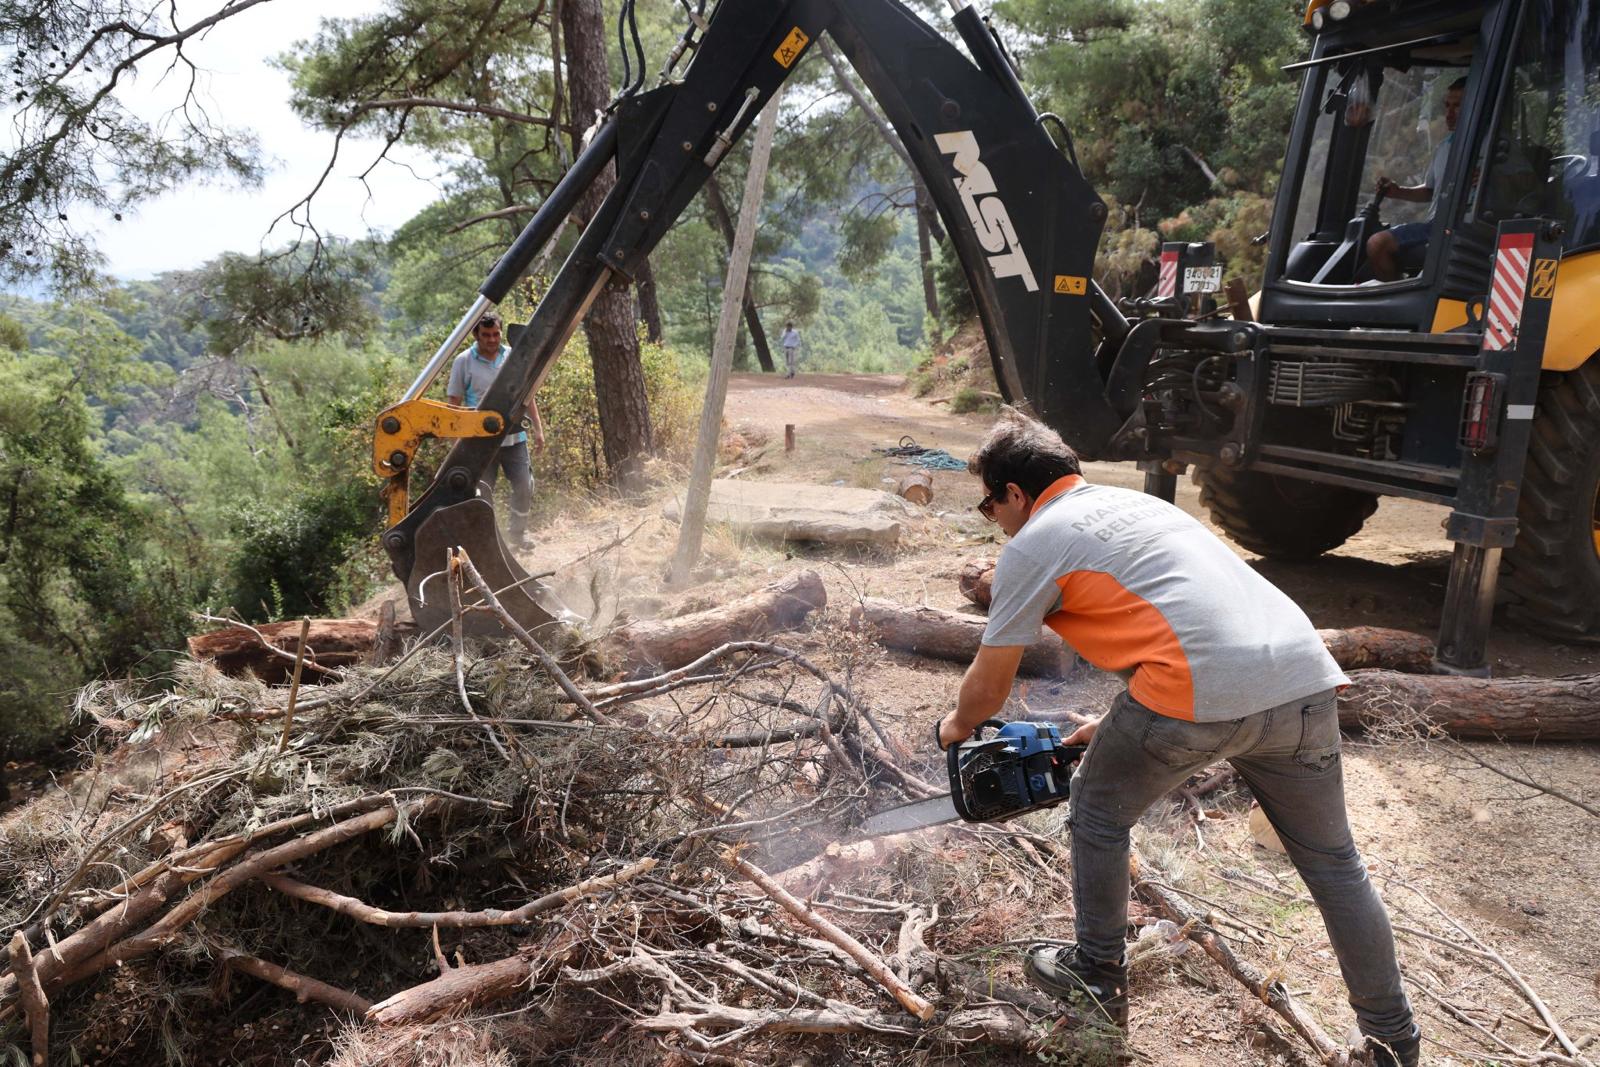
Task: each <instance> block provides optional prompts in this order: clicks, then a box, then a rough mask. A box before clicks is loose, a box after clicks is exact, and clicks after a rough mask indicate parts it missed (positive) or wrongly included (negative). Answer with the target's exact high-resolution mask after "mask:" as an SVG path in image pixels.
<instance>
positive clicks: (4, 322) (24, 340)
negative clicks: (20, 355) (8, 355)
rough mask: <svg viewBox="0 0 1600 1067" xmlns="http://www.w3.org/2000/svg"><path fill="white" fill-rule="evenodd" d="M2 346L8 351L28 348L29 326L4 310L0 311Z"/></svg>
mask: <svg viewBox="0 0 1600 1067" xmlns="http://www.w3.org/2000/svg"><path fill="white" fill-rule="evenodd" d="M0 348H3V349H5V350H6V351H8V352H25V351H27V348H28V329H27V327H26V326H23V325H22V323H20V322H18V321H17V320H16V319H14V318H12V317H11V316H10V315H7V314H5V313H3V312H0Z"/></svg>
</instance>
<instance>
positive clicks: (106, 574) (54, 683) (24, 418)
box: [0, 354, 185, 750]
mask: <svg viewBox="0 0 1600 1067" xmlns="http://www.w3.org/2000/svg"><path fill="white" fill-rule="evenodd" d="M92 424H93V415H92V412H91V409H90V407H89V405H88V403H87V402H86V401H85V399H84V397H83V394H82V393H81V392H80V391H79V390H78V388H77V383H76V381H75V379H74V376H73V371H72V369H71V368H70V366H69V364H68V363H67V362H66V361H64V360H59V359H56V358H54V357H52V356H49V355H42V354H30V355H22V356H17V355H10V356H4V357H0V516H3V517H0V750H3V749H4V748H6V747H8V746H11V747H27V746H30V745H33V744H37V743H39V742H41V741H43V740H44V739H46V738H47V737H48V736H49V735H50V734H51V733H52V732H53V731H54V730H55V729H57V728H58V727H59V725H60V724H61V722H62V719H63V716H64V711H65V708H66V707H67V705H68V703H69V701H68V699H67V693H66V692H65V691H67V690H70V689H71V688H72V687H73V686H74V685H75V683H76V681H77V680H79V679H82V678H83V677H85V676H87V675H89V674H92V673H98V672H100V671H102V670H104V671H114V672H120V671H124V670H127V669H130V668H132V667H134V666H136V665H138V664H140V663H141V662H143V661H145V660H146V658H147V657H148V656H149V655H150V654H151V653H153V652H155V651H156V650H157V649H160V648H172V647H175V646H176V645H177V644H178V643H179V639H180V638H181V635H182V632H183V631H182V625H181V619H180V618H179V612H178V611H174V610H173V605H174V602H175V598H174V596H173V594H174V593H179V592H181V590H182V589H183V587H184V585H185V580H184V579H183V576H181V575H179V574H177V573H175V571H174V569H173V568H171V567H169V566H166V565H164V563H163V561H162V560H161V559H160V558H159V557H158V556H153V555H152V554H150V553H149V552H148V551H147V549H146V542H145V541H144V539H143V537H142V534H143V533H144V531H145V530H147V529H148V528H149V526H150V525H151V523H152V521H153V520H154V516H152V515H151V514H149V513H148V512H146V511H144V510H143V509H141V508H139V507H138V506H137V505H136V504H135V503H134V502H133V501H130V500H129V499H128V498H127V496H126V495H125V493H124V492H123V489H122V486H121V483H120V482H119V481H118V479H117V478H116V477H115V475H114V474H113V473H112V471H111V470H110V469H109V468H108V467H107V465H106V464H105V462H104V461H103V460H102V459H101V458H100V456H99V455H98V453H97V451H96V450H95V448H94V446H93V445H92V443H91V440H90V437H91V426H92ZM176 602H177V603H181V599H178V600H177V601H176ZM179 611H181V609H179Z"/></svg>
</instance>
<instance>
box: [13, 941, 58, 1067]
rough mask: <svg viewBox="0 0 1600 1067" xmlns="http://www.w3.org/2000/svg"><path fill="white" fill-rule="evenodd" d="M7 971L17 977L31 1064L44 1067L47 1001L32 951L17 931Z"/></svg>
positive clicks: (47, 1055)
mask: <svg viewBox="0 0 1600 1067" xmlns="http://www.w3.org/2000/svg"><path fill="white" fill-rule="evenodd" d="M11 973H12V974H14V975H16V977H17V991H18V993H19V995H20V997H21V999H22V1010H23V1011H24V1012H25V1013H26V1014H27V1016H28V1034H29V1037H30V1039H31V1041H32V1043H33V1067H45V1064H47V1063H49V1062H50V1002H49V1001H48V1000H46V999H45V995H44V987H43V986H41V985H40V984H39V973H38V971H36V970H35V969H34V966H33V953H32V951H30V950H29V948H28V939H27V938H26V937H24V936H23V934H22V931H21V930H18V931H17V933H16V935H15V936H14V937H12V939H11Z"/></svg>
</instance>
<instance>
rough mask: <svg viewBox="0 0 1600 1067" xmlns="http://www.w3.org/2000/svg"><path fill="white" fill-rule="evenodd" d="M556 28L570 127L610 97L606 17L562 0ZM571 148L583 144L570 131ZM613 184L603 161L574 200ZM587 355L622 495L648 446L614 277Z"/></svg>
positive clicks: (592, 318)
mask: <svg viewBox="0 0 1600 1067" xmlns="http://www.w3.org/2000/svg"><path fill="white" fill-rule="evenodd" d="M561 28H562V30H563V35H564V37H565V39H566V42H565V43H566V53H567V89H568V96H569V100H570V108H571V113H572V120H573V123H574V125H576V126H577V127H579V128H586V127H588V126H589V124H590V123H592V122H593V121H594V119H595V116H596V115H597V114H598V113H599V112H600V111H602V110H603V109H604V108H605V106H606V104H607V102H608V101H609V100H610V99H611V74H610V70H609V68H608V66H607V62H606V44H605V40H606V37H605V33H606V30H605V17H604V13H603V11H602V10H601V3H600V0H564V2H563V4H562V6H561ZM573 138H574V144H573V154H574V155H575V156H576V155H577V153H578V152H579V151H580V150H581V145H580V144H579V143H578V139H579V135H578V134H576V133H574V134H573ZM615 184H616V170H615V165H614V164H613V165H611V166H608V167H607V168H606V170H605V171H604V173H602V174H601V176H600V177H599V179H598V180H597V181H596V182H595V183H594V185H592V186H591V187H590V188H589V191H588V192H587V193H586V194H584V197H583V200H582V202H581V204H580V206H579V210H580V212H581V213H582V214H583V216H584V217H585V218H593V217H594V216H595V214H596V213H597V212H598V211H599V209H600V205H601V203H603V202H604V200H605V198H606V196H607V194H609V193H610V192H611V189H612V187H613V186H614V185H615ZM583 328H584V333H585V335H586V336H587V337H588V339H589V358H590V360H591V361H593V363H594V392H595V403H596V407H597V408H598V411H599V415H600V437H601V443H602V445H603V447H604V449H605V455H606V467H607V468H608V470H609V472H610V477H611V481H612V484H614V485H615V486H616V487H617V488H619V489H621V490H622V491H624V492H626V493H635V492H639V491H641V490H643V488H644V461H645V459H646V458H647V457H648V456H649V455H650V453H651V451H652V449H653V447H654V446H653V443H652V441H651V434H650V402H649V399H648V397H647V396H646V393H645V384H644V368H643V367H642V366H641V365H640V363H639V335H638V334H637V332H635V329H634V317H633V296H632V294H631V293H629V292H628V287H627V286H626V285H625V284H620V283H619V282H618V281H613V282H611V283H610V284H608V285H607V286H606V287H605V288H604V289H603V290H601V292H600V295H599V296H598V297H596V298H595V302H594V305H593V307H591V308H590V309H589V317H588V318H587V319H585V320H584V327H583Z"/></svg>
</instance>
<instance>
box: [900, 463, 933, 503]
mask: <svg viewBox="0 0 1600 1067" xmlns="http://www.w3.org/2000/svg"><path fill="white" fill-rule="evenodd" d="M894 491H895V494H896V495H897V496H901V497H904V498H905V499H907V500H909V501H911V502H912V503H913V504H931V503H933V477H932V475H930V474H929V473H928V472H927V471H912V472H911V473H910V474H907V475H906V476H905V477H904V478H901V479H900V481H899V482H898V483H897V484H896V485H895V487H894Z"/></svg>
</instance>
